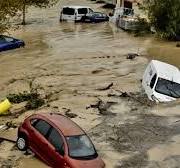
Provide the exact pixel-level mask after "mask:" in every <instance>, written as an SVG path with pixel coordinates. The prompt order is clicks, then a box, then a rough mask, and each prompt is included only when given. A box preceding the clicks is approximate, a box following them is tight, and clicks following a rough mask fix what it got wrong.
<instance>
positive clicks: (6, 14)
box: [0, 0, 18, 33]
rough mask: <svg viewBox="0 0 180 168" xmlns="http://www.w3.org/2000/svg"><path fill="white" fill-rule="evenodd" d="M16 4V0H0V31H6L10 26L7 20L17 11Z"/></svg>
mask: <svg viewBox="0 0 180 168" xmlns="http://www.w3.org/2000/svg"><path fill="white" fill-rule="evenodd" d="M17 4H18V3H17V1H16V0H5V1H4V0H3V1H0V33H3V32H5V31H7V30H8V29H9V28H10V27H11V24H10V22H9V21H10V19H11V18H12V17H14V16H15V15H16V14H17V12H18V8H17Z"/></svg>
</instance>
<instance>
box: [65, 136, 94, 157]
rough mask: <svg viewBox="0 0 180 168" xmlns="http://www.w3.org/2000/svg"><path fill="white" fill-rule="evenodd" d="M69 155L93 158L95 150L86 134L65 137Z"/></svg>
mask: <svg viewBox="0 0 180 168" xmlns="http://www.w3.org/2000/svg"><path fill="white" fill-rule="evenodd" d="M66 140H67V144H68V148H69V156H70V157H72V158H81V159H93V158H95V157H97V152H96V150H95V148H94V146H93V144H92V142H91V140H90V139H89V138H88V136H87V135H78V136H68V137H66Z"/></svg>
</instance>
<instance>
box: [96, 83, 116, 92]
mask: <svg viewBox="0 0 180 168" xmlns="http://www.w3.org/2000/svg"><path fill="white" fill-rule="evenodd" d="M113 85H114V84H113V82H112V83H110V84H109V85H108V86H107V87H105V88H99V89H97V90H101V91H103V90H109V89H110V88H111V87H112V86H113Z"/></svg>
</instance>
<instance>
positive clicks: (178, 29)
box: [144, 0, 180, 40]
mask: <svg viewBox="0 0 180 168" xmlns="http://www.w3.org/2000/svg"><path fill="white" fill-rule="evenodd" d="M144 9H145V10H146V11H147V14H148V17H149V20H150V23H151V25H152V26H153V27H154V28H155V30H156V32H157V33H158V35H160V37H162V38H166V39H169V40H176V39H178V38H180V1H179V0H144Z"/></svg>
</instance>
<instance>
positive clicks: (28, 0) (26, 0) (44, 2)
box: [19, 0, 58, 25]
mask: <svg viewBox="0 0 180 168" xmlns="http://www.w3.org/2000/svg"><path fill="white" fill-rule="evenodd" d="M57 2H58V0H19V9H20V10H21V11H22V15H23V21H22V24H23V25H25V24H26V10H27V8H28V7H30V6H35V7H39V8H46V7H51V6H53V5H54V4H56V3H57Z"/></svg>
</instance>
